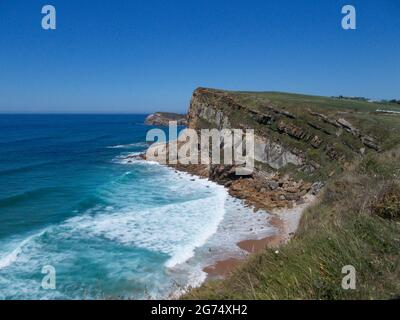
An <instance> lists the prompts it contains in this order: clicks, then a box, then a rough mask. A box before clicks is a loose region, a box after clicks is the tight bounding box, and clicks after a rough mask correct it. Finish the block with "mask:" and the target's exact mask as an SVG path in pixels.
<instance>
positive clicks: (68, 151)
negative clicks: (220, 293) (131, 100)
mask: <svg viewBox="0 0 400 320" xmlns="http://www.w3.org/2000/svg"><path fill="white" fill-rule="evenodd" d="M143 120H144V116H140V115H0V155H1V157H0V298H2V299H97V298H133V299H142V298H148V297H156V298H163V297H167V296H168V295H170V294H171V292H174V291H176V290H177V289H179V288H180V287H182V286H185V285H188V284H197V283H199V281H202V280H203V279H204V273H203V272H202V271H201V269H202V267H204V264H207V263H212V261H213V260H212V259H215V257H216V256H218V257H223V256H224V254H225V253H227V252H229V251H230V252H233V253H235V250H236V249H235V248H230V249H229V250H228V249H227V248H228V247H229V244H231V243H232V241H234V240H237V239H239V238H240V235H241V234H245V233H246V232H248V229H249V228H253V227H252V226H251V224H252V223H253V222H254V223H255V219H256V218H257V219H258V220H259V219H260V217H254V219H253V216H254V215H253V216H252V218H251V219H248V218H247V219H246V221H247V225H244V224H242V225H241V226H240V227H239V229H237V230H234V232H232V230H233V229H235V228H238V227H237V226H236V224H235V223H234V222H235V221H237V219H238V215H239V214H240V217H245V215H246V214H248V215H250V214H251V213H250V212H247V211H249V210H247V209H245V208H243V207H242V206H241V204H240V203H238V202H237V201H234V200H233V199H230V198H229V196H228V195H227V193H226V191H225V190H224V189H223V188H222V187H220V186H217V185H215V184H213V183H210V182H208V181H205V180H200V179H197V178H193V177H191V176H188V175H185V174H181V173H176V172H174V171H173V170H171V169H168V168H165V167H163V166H160V165H157V164H154V163H146V162H144V161H134V162H133V163H128V162H127V161H126V160H125V159H124V156H126V155H128V154H132V153H138V152H143V151H144V150H145V149H146V147H147V144H146V143H145V136H146V132H147V130H148V129H149V127H147V126H144V125H143ZM227 212H228V214H227ZM252 219H253V220H254V221H253V220H252ZM222 221H224V224H221V222H222ZM252 221H253V222H252ZM222 225H223V227H222ZM239 225H240V224H239ZM221 228H222V231H221V232H217V233H215V232H216V231H217V230H218V229H221ZM240 228H242V229H240ZM233 235H235V236H236V237H237V239H236V238H234V237H235V236H233ZM232 237H233V238H232ZM231 238H232V239H231ZM224 243H226V247H225V245H224ZM211 248H212V249H211ZM210 251H213V255H210ZM236 254H240V252H236ZM211 256H212V257H211ZM47 265H51V266H53V267H54V268H55V270H56V289H55V290H46V289H44V288H43V287H42V286H41V283H42V279H43V277H44V276H45V275H44V274H42V273H41V271H42V268H43V267H44V266H47Z"/></svg>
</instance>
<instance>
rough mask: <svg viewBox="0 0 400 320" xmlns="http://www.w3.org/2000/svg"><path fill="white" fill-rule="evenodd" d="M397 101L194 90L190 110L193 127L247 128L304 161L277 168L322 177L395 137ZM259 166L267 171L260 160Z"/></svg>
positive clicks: (399, 136) (398, 135)
mask: <svg viewBox="0 0 400 320" xmlns="http://www.w3.org/2000/svg"><path fill="white" fill-rule="evenodd" d="M382 108H384V109H389V110H394V111H400V106H399V105H398V104H385V105H384V106H383V105H382V104H379V103H372V102H366V101H358V100H350V99H348V100H347V99H335V98H328V97H319V96H307V95H299V94H288V93H277V92H232V91H221V90H215V89H204V88H199V89H197V90H196V91H195V92H194V94H193V98H192V101H191V106H190V109H189V115H188V118H189V125H190V126H191V127H194V128H222V127H229V128H251V129H254V130H255V132H256V134H257V135H259V136H262V137H266V138H268V139H269V140H270V141H271V142H273V143H277V144H279V145H282V146H284V147H285V148H286V149H288V150H290V152H292V153H294V154H296V155H297V156H299V157H301V158H302V159H303V160H304V166H303V167H301V168H293V167H290V166H286V167H285V168H282V169H281V170H280V171H284V172H285V173H286V172H287V173H290V174H291V175H292V176H294V177H295V178H296V177H297V178H299V179H304V180H311V181H317V180H327V179H328V178H329V177H330V176H332V175H333V174H337V173H339V172H341V171H343V169H345V168H346V167H348V166H349V165H350V164H351V163H352V162H353V161H355V160H357V159H361V158H362V157H363V156H364V155H366V154H369V153H376V152H382V151H385V150H388V149H390V148H392V147H393V146H394V145H395V144H396V142H398V141H400V116H399V115H387V114H382V113H377V112H376V110H378V109H382ZM258 166H259V167H260V168H261V169H262V170H266V171H268V170H269V169H270V168H268V166H265V165H264V164H262V163H259V164H258Z"/></svg>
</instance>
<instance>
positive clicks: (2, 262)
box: [0, 231, 44, 269]
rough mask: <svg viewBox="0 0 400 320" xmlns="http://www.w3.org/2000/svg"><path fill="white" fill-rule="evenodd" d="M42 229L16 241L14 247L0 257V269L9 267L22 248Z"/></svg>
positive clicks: (38, 235)
mask: <svg viewBox="0 0 400 320" xmlns="http://www.w3.org/2000/svg"><path fill="white" fill-rule="evenodd" d="M43 233H44V231H42V232H40V233H37V234H34V235H31V236H29V237H27V238H26V239H24V240H22V241H21V242H18V243H17V244H16V246H14V249H12V250H11V252H8V253H6V254H5V255H4V256H2V257H0V269H3V268H6V267H9V266H10V265H12V264H13V263H14V262H15V261H16V260H17V259H18V256H19V255H20V254H21V252H22V249H23V248H24V247H25V246H26V245H27V244H28V243H29V242H30V241H31V240H33V239H34V238H36V237H40V236H41V235H42V234H43Z"/></svg>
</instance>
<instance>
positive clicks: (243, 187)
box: [127, 144, 316, 295]
mask: <svg viewBox="0 0 400 320" xmlns="http://www.w3.org/2000/svg"><path fill="white" fill-rule="evenodd" d="M156 147H157V148H159V147H160V145H159V144H158V145H157V146H156ZM150 148H151V147H150ZM127 158H129V156H128V157H127ZM131 158H135V159H140V160H144V161H152V162H157V161H154V159H147V158H146V154H145V153H144V154H141V155H133V156H131ZM160 165H163V166H166V167H168V168H170V169H172V170H174V171H175V172H177V173H178V172H182V173H186V174H189V175H191V176H194V177H197V178H200V179H205V180H208V181H210V182H213V183H216V184H217V185H221V186H224V188H225V189H226V191H227V193H228V194H229V195H230V196H231V197H232V198H234V199H237V200H239V201H241V202H242V205H243V207H247V208H250V209H252V210H253V212H254V213H255V212H258V211H263V212H265V213H267V214H269V215H270V216H269V217H268V219H267V221H266V222H264V223H265V225H264V226H261V229H263V228H264V227H265V228H268V227H273V228H274V229H276V233H274V234H272V235H267V236H265V235H264V236H261V237H257V235H260V234H261V232H259V233H258V234H255V233H254V231H253V230H250V231H248V234H247V236H245V237H243V239H242V240H240V241H237V242H234V243H232V246H236V247H237V248H238V249H239V250H241V251H242V252H243V254H242V255H241V256H238V255H234V254H233V252H232V255H231V256H229V255H228V257H223V258H222V259H221V257H218V255H217V256H214V257H213V259H212V261H213V262H212V263H210V264H209V265H205V266H204V267H202V269H201V270H202V271H203V272H205V273H206V275H205V279H204V280H203V281H202V282H201V283H204V282H207V281H209V280H212V279H221V278H224V277H226V276H228V275H229V273H231V272H233V271H234V270H235V269H236V268H237V267H239V266H240V265H241V264H242V263H243V262H245V261H246V260H247V259H248V257H249V255H251V254H254V253H257V252H260V251H262V250H264V249H265V248H267V247H268V248H278V247H280V246H281V245H284V244H285V243H287V242H288V241H289V240H290V239H291V238H292V236H293V235H294V233H295V232H296V230H297V227H298V224H299V222H300V219H301V216H302V214H303V212H304V210H305V209H306V208H307V207H308V206H309V205H310V204H312V203H313V202H314V200H315V199H316V195H313V194H312V186H311V184H307V183H300V184H299V183H296V182H295V181H293V180H291V179H290V178H289V177H287V176H284V177H280V176H276V175H271V176H270V177H269V178H270V179H271V180H270V181H272V182H274V183H275V184H276V185H278V186H279V189H278V188H277V189H278V190H270V191H269V192H268V191H267V192H266V191H265V190H263V189H265V188H263V187H260V179H262V178H260V177H252V178H251V179H238V180H229V181H227V182H226V181H222V182H223V183H221V181H220V180H219V179H218V176H217V177H216V176H215V175H214V176H212V173H213V172H212V170H210V168H209V167H208V168H207V167H206V166H204V165H180V164H178V165H169V164H160ZM221 167H222V168H224V166H219V167H217V170H214V172H215V171H218V170H219V171H220V172H221V173H222V174H224V173H226V171H227V170H230V171H231V170H232V167H225V168H224V169H223V170H220V168H221ZM282 190H283V191H285V192H286V190H288V191H287V193H288V194H289V195H291V194H293V190H295V191H296V190H297V191H298V192H299V193H300V192H301V193H302V194H303V195H302V196H301V197H298V198H296V197H293V198H289V197H288V198H289V199H292V200H286V199H282V195H283V191H282ZM265 194H267V197H264V195H265ZM221 223H223V221H222V222H221ZM216 233H218V230H217V231H216ZM210 252H211V251H210ZM211 254H213V253H212V252H211ZM214 254H215V253H214ZM200 285H201V284H200ZM181 294H182V293H180V295H181Z"/></svg>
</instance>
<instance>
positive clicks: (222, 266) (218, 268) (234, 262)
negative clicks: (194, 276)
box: [203, 258, 243, 278]
mask: <svg viewBox="0 0 400 320" xmlns="http://www.w3.org/2000/svg"><path fill="white" fill-rule="evenodd" d="M241 263H243V260H240V259H235V258H230V259H227V260H223V261H217V262H216V263H215V264H213V265H212V266H208V267H206V268H204V269H203V271H204V272H207V274H208V278H218V277H225V276H227V275H228V274H229V273H231V272H232V271H233V270H235V269H236V268H237V267H238V266H239V265H240V264H241Z"/></svg>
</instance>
